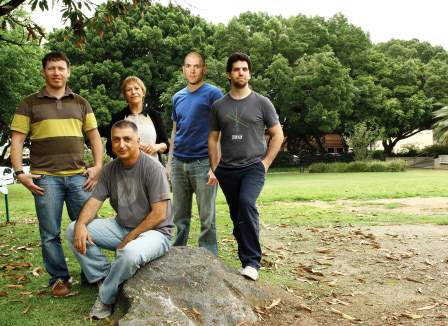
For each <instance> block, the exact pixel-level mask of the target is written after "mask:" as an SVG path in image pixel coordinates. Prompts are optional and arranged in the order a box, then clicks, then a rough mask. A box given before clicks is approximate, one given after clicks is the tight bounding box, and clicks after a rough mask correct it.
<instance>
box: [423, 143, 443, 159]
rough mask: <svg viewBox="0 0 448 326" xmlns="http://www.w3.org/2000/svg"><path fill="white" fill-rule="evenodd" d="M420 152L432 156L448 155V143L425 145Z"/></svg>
mask: <svg viewBox="0 0 448 326" xmlns="http://www.w3.org/2000/svg"><path fill="white" fill-rule="evenodd" d="M422 153H423V154H426V155H429V156H434V157H436V156H438V155H448V145H445V144H434V145H430V146H425V147H424V148H423V149H422Z"/></svg>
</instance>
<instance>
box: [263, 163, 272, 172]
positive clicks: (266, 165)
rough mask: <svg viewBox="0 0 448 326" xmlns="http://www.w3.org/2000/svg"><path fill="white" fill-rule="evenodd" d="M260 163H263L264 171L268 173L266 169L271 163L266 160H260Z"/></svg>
mask: <svg viewBox="0 0 448 326" xmlns="http://www.w3.org/2000/svg"><path fill="white" fill-rule="evenodd" d="M261 163H263V166H264V173H268V169H269V167H270V166H271V163H268V162H267V161H266V160H262V161H261Z"/></svg>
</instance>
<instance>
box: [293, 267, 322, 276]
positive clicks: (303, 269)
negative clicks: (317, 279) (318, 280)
mask: <svg viewBox="0 0 448 326" xmlns="http://www.w3.org/2000/svg"><path fill="white" fill-rule="evenodd" d="M304 272H306V273H309V274H313V275H317V276H324V274H323V273H322V272H319V271H316V270H314V269H312V268H311V267H308V266H303V265H299V266H298V267H297V273H298V274H300V275H303V274H304Z"/></svg>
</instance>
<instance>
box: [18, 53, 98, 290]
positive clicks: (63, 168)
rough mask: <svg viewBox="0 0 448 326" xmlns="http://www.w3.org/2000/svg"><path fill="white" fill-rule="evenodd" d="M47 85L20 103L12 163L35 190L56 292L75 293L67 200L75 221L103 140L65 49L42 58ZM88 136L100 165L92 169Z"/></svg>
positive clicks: (47, 264)
mask: <svg viewBox="0 0 448 326" xmlns="http://www.w3.org/2000/svg"><path fill="white" fill-rule="evenodd" d="M42 66H43V71H42V74H43V77H44V79H45V87H44V88H42V89H41V90H40V91H39V92H37V93H34V94H32V95H30V96H28V97H26V98H25V99H23V100H22V102H21V103H19V105H18V107H17V109H16V112H15V115H14V118H13V121H12V124H11V131H12V141H11V143H12V144H11V163H12V166H13V168H14V171H15V172H14V174H15V176H16V178H17V179H18V180H19V181H20V182H21V183H22V184H23V185H24V186H25V187H26V188H27V189H28V190H29V191H31V192H32V193H33V195H34V201H35V206H36V214H37V218H38V220H39V231H40V238H41V244H42V256H43V260H44V265H45V268H46V270H47V272H48V273H49V274H50V281H49V284H50V286H51V288H52V294H53V295H54V296H65V295H67V294H69V292H70V290H69V279H70V274H69V271H68V268H67V264H66V262H65V257H64V252H63V250H62V246H61V238H60V231H61V219H62V208H63V205H64V202H65V204H66V207H67V212H68V215H69V217H70V219H71V220H75V219H76V218H77V217H78V214H79V211H80V210H81V207H82V206H83V205H84V202H85V201H86V200H87V199H88V198H89V197H90V192H91V191H92V190H93V188H94V187H95V185H96V183H97V179H98V176H99V172H100V171H101V167H102V163H103V145H102V142H101V138H100V135H99V133H98V130H97V122H96V119H95V115H94V114H93V111H92V108H91V107H90V104H89V103H88V102H87V101H86V100H85V99H84V98H82V97H81V96H79V95H77V94H75V93H73V92H72V91H71V89H70V88H68V87H67V85H66V84H67V80H68V78H69V77H70V61H69V60H68V58H67V56H66V55H65V54H64V53H61V52H50V53H48V54H47V55H45V57H44V58H43V59H42ZM27 136H29V139H30V141H31V151H30V161H31V173H30V174H25V173H24V172H23V170H22V150H23V143H24V141H25V139H26V138H27ZM84 136H87V138H88V139H89V142H90V145H91V147H92V152H93V158H94V161H95V163H94V166H92V167H90V168H86V166H85V163H84V160H83V158H84V157H83V156H84Z"/></svg>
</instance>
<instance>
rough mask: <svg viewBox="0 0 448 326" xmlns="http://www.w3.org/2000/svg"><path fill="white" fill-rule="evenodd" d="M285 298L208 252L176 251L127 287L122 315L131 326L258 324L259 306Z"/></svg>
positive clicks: (119, 304)
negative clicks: (255, 309)
mask: <svg viewBox="0 0 448 326" xmlns="http://www.w3.org/2000/svg"><path fill="white" fill-rule="evenodd" d="M285 294H286V291H284V290H281V289H279V288H271V287H269V286H267V285H266V284H264V282H262V281H261V282H260V281H257V282H253V281H250V280H247V279H245V278H244V277H242V276H241V275H240V274H239V273H238V271H237V270H235V269H233V268H230V267H228V266H226V265H224V264H223V263H222V262H221V261H220V260H219V259H218V258H216V257H214V256H213V255H212V254H210V253H209V252H208V251H207V250H205V249H203V248H188V247H174V248H172V249H171V250H170V251H169V253H168V254H166V255H165V256H164V257H162V258H160V259H157V260H155V261H153V262H151V263H150V264H148V265H146V266H144V267H143V268H141V269H140V270H139V271H138V272H137V273H136V275H135V276H134V277H132V278H131V279H129V280H128V281H127V282H126V283H125V285H124V286H123V288H122V291H121V293H120V295H119V298H118V301H117V308H118V309H117V315H118V316H120V315H124V316H123V317H122V318H121V319H120V321H119V324H120V325H126V326H131V325H132V326H136V325H167V324H171V325H207V326H208V325H220V326H224V325H232V326H234V325H237V324H239V323H242V322H254V321H257V320H258V316H257V315H256V313H255V312H254V307H255V306H260V307H266V306H267V305H269V303H271V302H272V301H273V300H274V299H276V298H279V297H280V298H281V297H284V295H285ZM283 300H284V299H283Z"/></svg>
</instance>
